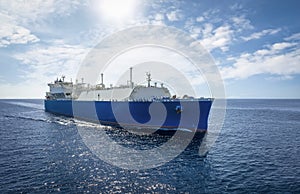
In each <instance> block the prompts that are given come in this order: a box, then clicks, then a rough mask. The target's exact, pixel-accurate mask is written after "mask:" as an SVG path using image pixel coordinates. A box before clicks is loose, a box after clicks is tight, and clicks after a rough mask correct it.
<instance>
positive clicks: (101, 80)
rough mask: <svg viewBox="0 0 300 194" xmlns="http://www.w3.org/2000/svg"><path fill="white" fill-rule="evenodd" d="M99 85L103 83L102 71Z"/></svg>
mask: <svg viewBox="0 0 300 194" xmlns="http://www.w3.org/2000/svg"><path fill="white" fill-rule="evenodd" d="M101 85H103V73H101Z"/></svg>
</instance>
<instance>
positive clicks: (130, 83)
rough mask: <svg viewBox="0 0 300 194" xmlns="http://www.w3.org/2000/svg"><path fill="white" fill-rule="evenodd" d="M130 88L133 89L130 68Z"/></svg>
mask: <svg viewBox="0 0 300 194" xmlns="http://www.w3.org/2000/svg"><path fill="white" fill-rule="evenodd" d="M130 87H131V88H133V82H132V67H130Z"/></svg>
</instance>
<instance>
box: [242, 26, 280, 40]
mask: <svg viewBox="0 0 300 194" xmlns="http://www.w3.org/2000/svg"><path fill="white" fill-rule="evenodd" d="M280 30H281V29H279V28H277V29H266V30H263V31H261V32H255V33H253V34H251V35H250V36H247V37H245V36H243V37H242V39H243V40H245V41H249V40H254V39H260V38H261V37H263V36H266V35H273V34H276V33H278V32H279V31H280Z"/></svg>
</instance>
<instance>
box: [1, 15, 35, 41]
mask: <svg viewBox="0 0 300 194" xmlns="http://www.w3.org/2000/svg"><path fill="white" fill-rule="evenodd" d="M0 20H1V28H0V47H6V46H8V45H10V44H26V43H30V42H31V43H34V42H38V41H39V38H38V37H36V36H35V35H33V34H31V32H30V30H28V29H26V28H24V27H22V26H19V25H17V24H15V22H14V20H13V19H12V18H11V17H9V16H7V15H4V14H1V13H0Z"/></svg>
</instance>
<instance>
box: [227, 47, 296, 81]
mask: <svg viewBox="0 0 300 194" xmlns="http://www.w3.org/2000/svg"><path fill="white" fill-rule="evenodd" d="M296 45H297V44H295V43H287V42H281V43H275V44H273V45H271V46H269V47H268V48H267V49H262V50H258V51H255V52H253V53H244V54H241V55H240V56H239V57H236V58H230V60H233V61H234V63H233V65H232V66H229V67H223V68H221V73H222V75H223V78H224V79H245V78H248V77H251V76H254V75H258V74H271V75H278V76H283V77H286V78H290V76H291V75H293V74H299V73H300V66H299V61H300V49H298V48H296V47H295V46H296ZM287 49H289V50H288V51H287Z"/></svg>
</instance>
